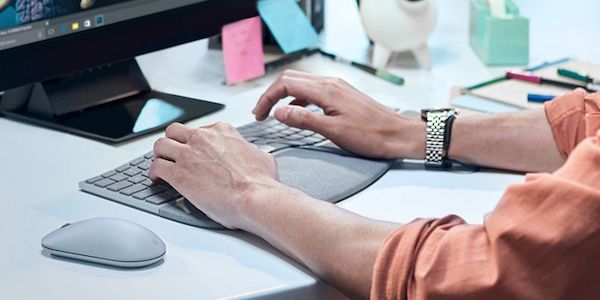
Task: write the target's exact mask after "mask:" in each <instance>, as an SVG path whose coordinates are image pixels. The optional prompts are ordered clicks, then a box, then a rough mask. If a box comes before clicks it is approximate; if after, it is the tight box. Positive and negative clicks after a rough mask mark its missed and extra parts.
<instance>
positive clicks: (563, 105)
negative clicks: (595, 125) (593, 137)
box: [544, 89, 600, 158]
mask: <svg viewBox="0 0 600 300" xmlns="http://www.w3.org/2000/svg"><path fill="white" fill-rule="evenodd" d="M544 110H545V111H546V117H547V118H548V123H549V124H550V127H551V128H552V134H553V135H554V141H555V142H556V145H557V146H558V149H559V150H560V153H561V155H562V156H563V157H564V158H567V157H568V156H569V153H571V151H573V149H575V147H576V146H577V144H579V142H581V141H582V140H583V139H584V138H585V137H586V124H585V115H586V114H593V113H598V112H600V93H594V94H587V93H586V91H585V90H583V89H576V90H574V91H572V92H570V93H567V94H565V95H563V96H560V97H556V98H555V99H554V100H552V101H550V102H547V103H546V104H545V105H544Z"/></svg>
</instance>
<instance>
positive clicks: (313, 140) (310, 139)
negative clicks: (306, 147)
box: [300, 136, 323, 144]
mask: <svg viewBox="0 0 600 300" xmlns="http://www.w3.org/2000/svg"><path fill="white" fill-rule="evenodd" d="M300 141H302V142H305V143H307V144H314V143H318V142H321V141H323V140H322V139H319V138H316V137H311V136H309V137H306V138H303V139H302V140H300Z"/></svg>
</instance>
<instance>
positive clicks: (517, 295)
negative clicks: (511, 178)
mask: <svg viewBox="0 0 600 300" xmlns="http://www.w3.org/2000/svg"><path fill="white" fill-rule="evenodd" d="M584 99H588V100H584ZM585 102H590V103H585ZM598 104H600V98H599V96H598V95H597V94H592V95H586V94H585V93H582V92H581V91H574V92H572V93H569V94H567V95H565V96H562V97H558V98H557V99H555V100H554V101H552V102H551V103H549V104H547V105H546V113H547V116H548V120H549V123H550V124H551V126H552V130H553V134H554V137H555V139H556V142H557V145H558V146H559V148H560V149H561V152H562V153H563V155H565V157H567V156H568V159H567V161H566V162H565V164H564V165H563V166H562V167H561V168H560V169H559V170H557V171H556V172H554V173H553V174H529V175H527V177H526V181H525V182H524V183H522V184H517V185H513V186H511V187H509V188H508V189H507V191H506V193H505V194H504V196H503V198H502V199H501V200H500V202H499V203H498V206H497V207H496V209H495V210H494V211H493V212H492V213H491V214H490V215H489V216H488V217H487V218H486V220H485V222H484V224H483V225H468V224H465V222H464V221H463V220H462V219H460V218H459V217H457V216H447V217H444V218H441V219H420V220H416V221H413V222H412V223H409V224H406V225H404V226H402V227H401V228H399V229H398V230H397V231H395V232H394V233H392V234H391V235H390V236H389V237H388V239H387V240H386V242H385V243H384V245H383V247H382V249H381V250H380V252H379V254H378V257H377V260H376V262H375V267H374V274H373V282H372V289H371V297H372V298H373V299H556V298H570V299H588V298H597V296H598V295H600V285H598V284H596V283H595V278H597V277H598V276H600V260H598V259H596V257H597V253H598V249H600V222H598V220H600V137H598V136H596V137H591V138H588V139H586V140H584V141H583V142H579V141H581V140H583V138H584V137H585V122H584V121H583V120H584V114H585V113H586V112H594V111H598V107H599V105H598ZM582 122H583V123H582ZM577 143H579V145H577Z"/></svg>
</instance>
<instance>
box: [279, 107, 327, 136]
mask: <svg viewBox="0 0 600 300" xmlns="http://www.w3.org/2000/svg"><path fill="white" fill-rule="evenodd" d="M275 118H276V119H277V120H278V121H279V122H281V123H284V124H287V125H289V126H292V127H296V128H301V129H308V130H312V131H315V132H319V133H323V134H325V133H326V132H327V131H328V129H329V128H331V122H330V121H329V120H330V117H328V116H324V115H320V114H316V113H314V112H312V111H310V110H308V109H306V108H304V107H301V106H295V105H286V106H283V107H280V108H278V109H277V110H275Z"/></svg>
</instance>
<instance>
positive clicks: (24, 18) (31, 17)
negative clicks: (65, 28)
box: [0, 0, 127, 29]
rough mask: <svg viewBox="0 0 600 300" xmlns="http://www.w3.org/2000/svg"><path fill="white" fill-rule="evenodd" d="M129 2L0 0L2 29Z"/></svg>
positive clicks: (123, 0)
mask: <svg viewBox="0 0 600 300" xmlns="http://www.w3.org/2000/svg"><path fill="white" fill-rule="evenodd" d="M125 1H127V0H0V29H7V28H11V27H16V26H20V25H25V24H29V23H32V22H35V21H43V20H48V19H52V18H57V17H62V16H66V15H70V14H73V13H77V12H83V11H87V10H90V9H93V8H99V7H103V6H108V5H112V4H116V3H120V2H125Z"/></svg>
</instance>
